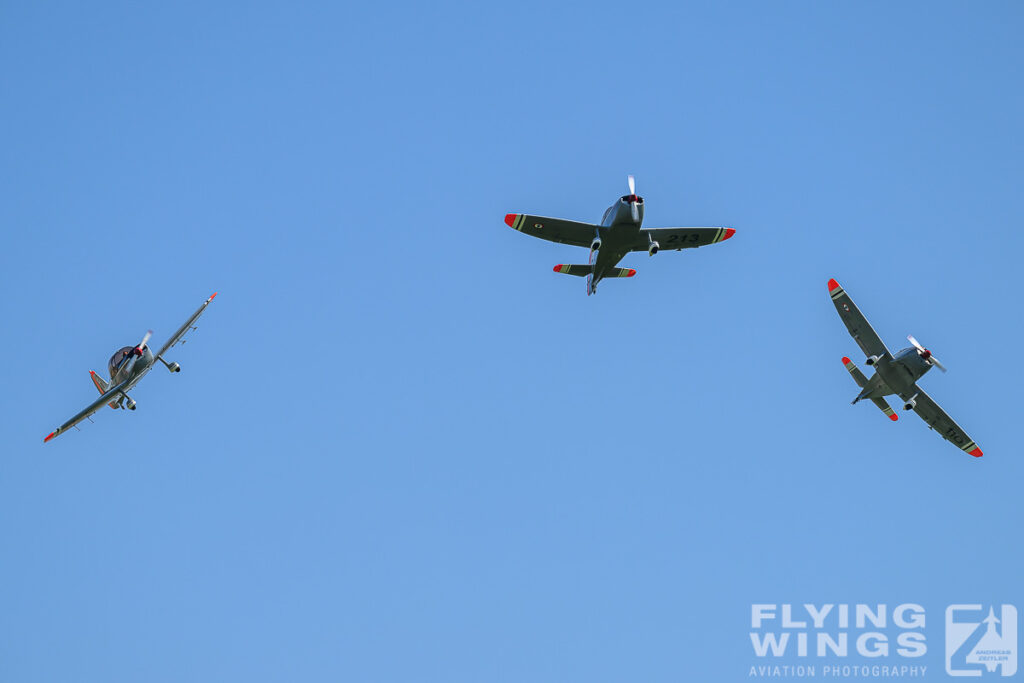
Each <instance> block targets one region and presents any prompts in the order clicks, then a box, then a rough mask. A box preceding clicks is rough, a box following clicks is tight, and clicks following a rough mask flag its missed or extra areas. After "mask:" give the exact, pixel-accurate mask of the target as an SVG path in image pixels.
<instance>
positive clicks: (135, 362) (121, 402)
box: [43, 292, 217, 443]
mask: <svg viewBox="0 0 1024 683" xmlns="http://www.w3.org/2000/svg"><path fill="white" fill-rule="evenodd" d="M215 296H217V292H214V293H213V294H212V295H211V296H210V298H209V299H207V300H206V301H205V302H203V305H202V306H200V307H199V309H198V310H197V311H196V312H195V313H193V314H192V317H190V318H189V319H188V320H187V321H186V322H185V324H184V325H182V326H181V327H179V328H178V331H177V332H175V333H174V334H173V335H171V338H170V339H168V340H167V342H166V343H165V344H164V345H163V346H161V347H160V350H159V351H157V353H156V355H153V352H152V351H151V350H150V348H149V338H150V337H151V336H153V330H150V331H148V332H146V334H145V335H144V336H143V337H142V341H140V342H139V343H138V344H136V345H135V346H125V347H123V348H120V349H118V350H117V352H116V353H114V355H113V356H111V358H110V363H109V364H108V366H107V369H108V371H109V372H110V382H107V381H106V380H104V379H103V378H102V377H100V376H99V375H98V374H96V373H95V372H93V371H92V370H90V371H89V376H90V377H91V378H92V383H93V384H94V385H96V389H97V390H98V391H99V392H100V397H99V398H97V399H96V400H95V401H93V402H92V403H90V404H89V405H88V406H87V407H86V408H84V409H83V410H82V411H81V412H80V413H78V414H77V415H75V416H74V417H73V418H71V419H70V420H68V421H67V422H65V423H64V424H62V425H61V426H60V427H57V429H55V430H54V431H52V432H50V433H49V434H48V435H47V436H46V438H45V439H43V442H44V443H45V442H47V441H49V440H50V439H52V438H54V437H55V436H59V435H61V434H63V433H64V432H66V431H67V430H69V429H71V428H72V427H74V426H75V425H77V424H78V423H79V422H81V421H82V420H84V419H86V418H88V417H90V416H91V415H92V414H93V413H95V412H96V411H97V410H99V409H100V408H102V407H103V405H104V404H106V405H109V406H110V407H111V408H114V409H117V408H120V409H121V410H124V409H125V408H128V410H135V401H134V400H133V399H132V398H131V397H130V396H129V395H128V392H129V391H130V390H131V389H132V388H134V387H135V385H136V384H138V383H139V380H141V379H142V378H143V377H144V376H145V375H146V373H148V372H149V371H150V369H151V368H152V367H153V365H155V364H156V361H160V362H161V363H163V364H164V366H165V367H166V368H167V369H168V370H169V371H171V372H172V373H173V372H181V366H180V365H178V364H177V363H168V362H167V361H166V360H165V359H164V354H165V353H167V352H168V351H169V350H170V349H171V347H173V346H174V345H175V344H178V343H182V344H184V343H185V341H186V340H185V339H184V337H185V334H186V333H187V332H188V331H189V330H194V329H196V327H195V322H196V321H197V320H198V319H199V316H201V315H202V314H203V311H205V310H206V307H207V306H209V305H210V302H211V301H213V297H215Z"/></svg>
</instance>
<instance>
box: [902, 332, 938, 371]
mask: <svg viewBox="0 0 1024 683" xmlns="http://www.w3.org/2000/svg"><path fill="white" fill-rule="evenodd" d="M907 341H909V342H910V343H911V344H913V345H914V348H915V349H917V355H919V356H921V358H922V359H923V360H924V361H925V362H927V363H928V364H929V365H934V366H935V367H937V368H938V369H939V370H942V371H943V372H946V366H945V365H943V364H942V363H940V362H939V359H938V358H936V357H935V356H933V355H932V352H931V351H929V350H928V349H926V348H924V347H923V346H921V343H920V342H919V341H917V340H916V339H914V335H912V334H908V335H907Z"/></svg>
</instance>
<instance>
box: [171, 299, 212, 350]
mask: <svg viewBox="0 0 1024 683" xmlns="http://www.w3.org/2000/svg"><path fill="white" fill-rule="evenodd" d="M215 296H217V292H214V293H213V294H211V295H210V298H209V299H207V300H206V301H204V302H203V305H202V306H200V307H199V308H198V309H197V310H196V312H195V313H193V314H192V317H190V318H189V319H188V320H187V321H186V322H185V324H184V325H182V326H181V327H179V328H178V331H177V332H175V333H174V334H173V335H171V338H170V339H168V340H167V342H166V343H164V345H163V346H161V347H160V351H159V352H157V354H156V355H157V357H161V356H163V355H164V354H165V353H167V351H168V350H169V349H170V348H171V347H172V346H174V345H175V344H177V343H178V342H182V341H183V339H184V337H185V334H186V333H187V332H188V331H189V330H194V329H195V323H196V321H197V320H199V316H201V315H202V314H203V311H205V310H206V307H207V306H209V305H210V302H211V301H213V297H215Z"/></svg>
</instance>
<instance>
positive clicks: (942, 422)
mask: <svg viewBox="0 0 1024 683" xmlns="http://www.w3.org/2000/svg"><path fill="white" fill-rule="evenodd" d="M900 398H902V399H903V400H904V401H908V400H910V399H911V398H913V399H914V403H915V406H914V412H915V413H917V414H918V415H920V416H921V419H922V420H924V421H925V422H927V423H928V426H929V427H931V428H932V429H934V430H935V431H937V432H938V433H939V434H940V435H941V436H942V438H943V439H945V440H946V441H949V442H951V443H952V444H953V445H955V446H956V447H957V448H959V449H960V450H962V451H963V452H964V453H967V454H968V455H973V456H974V457H975V458H980V457H981V456H982V452H981V449H980V448H978V444H976V443H974V441H973V440H972V439H971V437H969V436H967V432H965V431H964V430H963V429H961V428H960V425H958V424H957V423H956V422H954V421H953V418H951V417H950V416H949V415H947V414H946V411H944V410H943V409H942V408H940V407H939V404H938V403H936V402H935V401H934V400H932V397H931V396H929V395H928V394H926V393H925V392H924V390H923V389H921V388H920V387H918V386H917V385H914V386H913V388H911V389H910V390H908V391H907V392H906V393H901V394H900Z"/></svg>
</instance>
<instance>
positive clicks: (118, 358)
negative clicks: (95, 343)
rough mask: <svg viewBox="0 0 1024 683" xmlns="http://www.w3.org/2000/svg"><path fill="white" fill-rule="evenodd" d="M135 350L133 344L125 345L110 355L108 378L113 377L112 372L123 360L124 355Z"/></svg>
mask: <svg viewBox="0 0 1024 683" xmlns="http://www.w3.org/2000/svg"><path fill="white" fill-rule="evenodd" d="M134 350H135V347H134V346H125V347H123V348H120V349H118V350H117V353H115V354H114V355H113V356H111V357H110V363H109V364H108V369H109V370H110V378H111V379H113V378H114V373H115V372H116V371H117V366H118V365H120V364H121V363H123V362H124V358H125V356H128V355H130V354H131V353H132V352H133V351H134Z"/></svg>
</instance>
